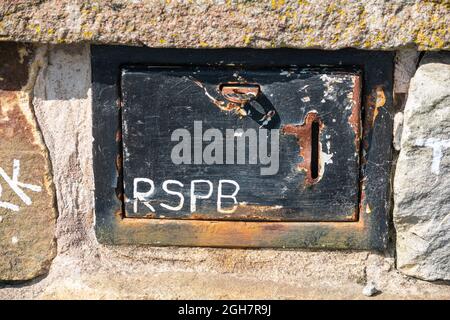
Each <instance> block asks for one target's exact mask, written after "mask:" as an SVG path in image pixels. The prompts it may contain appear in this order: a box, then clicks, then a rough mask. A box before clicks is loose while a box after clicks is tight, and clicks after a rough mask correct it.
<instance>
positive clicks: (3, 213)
mask: <svg viewBox="0 0 450 320" xmlns="http://www.w3.org/2000/svg"><path fill="white" fill-rule="evenodd" d="M42 55H43V52H42V51H41V50H38V51H36V50H34V49H33V47H31V46H29V45H22V44H17V43H0V257H1V259H0V280H28V279H31V278H34V277H36V276H38V275H41V274H43V273H45V272H46V271H47V270H48V268H49V265H50V262H51V260H52V259H53V257H54V256H55V254H56V244H55V240H54V229H55V220H56V215H57V213H56V209H55V207H54V206H55V198H54V191H53V186H52V178H51V169H50V162H49V159H48V153H47V149H46V147H45V145H44V143H43V140H42V137H41V134H40V132H39V128H38V125H37V123H36V120H35V117H34V114H33V110H32V107H31V90H32V86H33V84H34V79H35V76H36V72H37V69H38V66H39V61H40V59H42Z"/></svg>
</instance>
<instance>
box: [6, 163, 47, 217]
mask: <svg viewBox="0 0 450 320" xmlns="http://www.w3.org/2000/svg"><path fill="white" fill-rule="evenodd" d="M19 174H20V161H19V160H16V159H14V161H13V174H12V177H10V176H9V175H8V174H7V173H6V172H5V170H3V168H2V167H0V176H1V177H2V179H3V180H4V181H5V182H6V184H7V185H8V186H9V187H10V188H11V189H12V190H13V191H14V192H15V193H16V194H17V196H18V197H19V198H20V200H22V202H23V203H24V204H26V205H27V206H29V205H31V204H32V201H31V198H30V197H29V196H28V195H27V194H26V193H25V192H24V191H23V189H29V190H31V191H34V192H41V191H42V188H41V187H40V186H36V185H33V184H28V183H23V182H19ZM2 193H3V188H2V185H1V184H0V207H1V208H5V209H8V210H11V211H16V212H17V211H19V210H20V207H19V205H17V204H14V203H11V202H6V201H1V199H2Z"/></svg>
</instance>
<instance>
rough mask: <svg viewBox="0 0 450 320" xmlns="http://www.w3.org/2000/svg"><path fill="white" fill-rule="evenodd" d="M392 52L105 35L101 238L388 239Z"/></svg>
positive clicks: (97, 134)
mask: <svg viewBox="0 0 450 320" xmlns="http://www.w3.org/2000/svg"><path fill="white" fill-rule="evenodd" d="M392 59H393V57H392V54H391V53H387V52H363V51H357V50H341V51H336V52H324V51H314V50H247V49H245V50H244V49H227V50H174V49H165V50H163V49H149V48H130V47H110V46H93V47H92V77H93V109H94V119H93V135H94V139H95V140H94V173H95V184H96V192H95V194H96V197H95V202H96V206H95V208H96V232H97V237H98V239H99V241H100V242H104V243H110V244H152V245H180V246H223V247H286V248H287V247H310V248H355V249H368V248H371V249H383V248H385V246H386V243H387V240H388V239H387V236H388V225H387V210H388V204H389V172H390V157H391V147H390V141H391V138H390V136H391V130H392V117H391V113H392V97H391V91H392Z"/></svg>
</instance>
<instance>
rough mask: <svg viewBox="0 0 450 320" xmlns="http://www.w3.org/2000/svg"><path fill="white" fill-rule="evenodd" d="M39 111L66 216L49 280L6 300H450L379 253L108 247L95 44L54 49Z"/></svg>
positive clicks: (40, 82) (10, 290)
mask: <svg viewBox="0 0 450 320" xmlns="http://www.w3.org/2000/svg"><path fill="white" fill-rule="evenodd" d="M47 56H48V63H47V64H46V66H44V67H43V68H42V69H41V71H40V73H39V76H38V79H37V85H36V87H35V91H34V92H35V96H34V106H35V112H36V117H37V119H38V122H39V125H40V127H41V129H42V132H43V136H44V138H45V141H46V143H47V145H48V148H49V151H50V157H51V160H52V163H53V172H54V182H55V188H56V190H57V195H58V208H59V211H60V215H59V219H58V222H57V232H56V235H57V240H58V254H57V256H56V258H55V259H54V260H53V262H52V265H51V268H50V272H49V273H48V275H47V276H46V277H45V278H41V279H38V280H34V281H31V282H28V283H27V284H26V285H24V284H22V285H20V286H18V285H11V284H3V285H0V299H12V298H14V299H30V298H31V299H35V298H46V299H61V298H66V299H67V298H84V299H86V298H91V299H106V298H109V299H117V298H120V299H127V298H135V299H163V298H165V299H196V298H197V299H225V298H228V299H238V298H239V299H244V298H247V299H267V298H273V299H301V298H303V299H312V298H315V299H330V298H339V299H366V298H367V299H369V298H368V297H366V296H365V295H364V294H363V288H364V287H365V286H366V285H367V284H373V285H374V286H375V287H376V288H377V289H378V290H380V291H381V292H382V293H381V294H378V295H375V296H373V297H370V299H405V298H409V299H414V298H415V299H450V286H448V285H445V284H442V283H429V282H426V281H421V280H418V279H414V278H410V277H407V276H405V275H403V274H402V273H400V272H398V271H397V270H396V269H395V267H394V265H395V261H394V258H392V257H390V256H384V255H382V254H375V253H369V252H348V251H316V252H314V251H308V250H267V249H264V250H242V249H212V248H174V247H167V248H155V247H148V246H105V245H100V244H98V242H97V241H96V238H95V234H94V229H93V220H94V214H93V189H94V187H93V185H94V183H93V174H92V150H91V148H92V135H91V121H92V119H91V93H90V65H89V48H88V47H87V46H73V45H71V46H54V47H51V48H50V49H49V54H48V55H47Z"/></svg>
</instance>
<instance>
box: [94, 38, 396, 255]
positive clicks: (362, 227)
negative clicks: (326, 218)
mask: <svg viewBox="0 0 450 320" xmlns="http://www.w3.org/2000/svg"><path fill="white" fill-rule="evenodd" d="M393 58H394V54H393V53H392V52H382V51H363V50H354V49H345V50H338V51H322V50H299V49H264V50H262V49H156V48H144V47H126V46H97V45H95V46H92V47H91V63H92V100H93V101H92V103H93V136H94V143H93V152H94V176H95V217H96V219H95V230H96V234H97V238H98V240H99V242H101V243H105V244H148V245H155V246H170V245H173V246H208V247H243V248H245V247H254V248H263V247H280V248H334V249H375V250H383V249H385V248H386V245H387V242H388V213H389V204H390V170H391V156H392V152H391V151H392V150H391V141H392V122H393V117H392V114H393V102H392V83H393V79H392V77H393ZM219 62H220V63H222V64H225V65H226V64H232V65H235V66H239V65H244V66H250V67H267V66H280V67H283V66H292V65H296V66H308V67H309V66H314V67H322V66H331V67H333V66H335V67H352V68H358V69H360V70H361V71H362V73H363V84H362V99H361V101H362V114H361V117H362V137H361V144H360V145H361V150H360V205H359V214H358V221H355V222H263V221H261V222H259V221H258V222H248V221H205V220H165V219H164V220H162V219H136V218H124V215H123V203H122V200H121V199H122V194H121V187H122V176H121V165H122V158H121V156H122V155H121V143H122V141H121V128H120V125H121V109H120V106H121V103H120V91H121V90H120V73H121V67H122V66H124V65H130V64H134V65H164V66H170V65H196V66H210V65H215V64H218V63H219Z"/></svg>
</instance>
